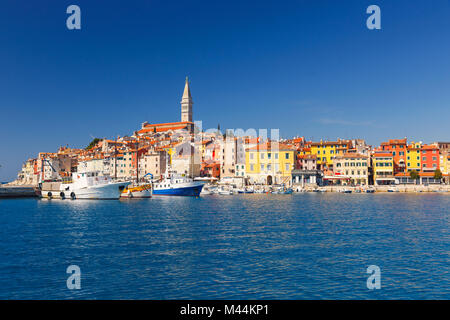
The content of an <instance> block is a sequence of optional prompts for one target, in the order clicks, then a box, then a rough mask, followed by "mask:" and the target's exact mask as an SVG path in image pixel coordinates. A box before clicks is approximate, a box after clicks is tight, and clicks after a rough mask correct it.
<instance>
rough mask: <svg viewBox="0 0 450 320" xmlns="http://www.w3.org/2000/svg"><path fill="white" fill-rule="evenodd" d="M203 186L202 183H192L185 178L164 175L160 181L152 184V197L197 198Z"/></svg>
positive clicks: (192, 181)
mask: <svg viewBox="0 0 450 320" xmlns="http://www.w3.org/2000/svg"><path fill="white" fill-rule="evenodd" d="M204 185H205V182H204V181H194V180H192V179H190V178H188V177H185V176H178V175H176V174H166V175H164V176H163V177H162V179H161V180H159V181H156V182H153V195H155V196H190V197H198V196H199V195H200V192H202V189H203V186H204Z"/></svg>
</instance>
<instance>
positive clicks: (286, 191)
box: [272, 186, 294, 194]
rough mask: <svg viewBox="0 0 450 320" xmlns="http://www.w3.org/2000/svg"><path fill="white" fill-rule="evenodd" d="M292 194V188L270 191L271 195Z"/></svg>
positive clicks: (283, 187)
mask: <svg viewBox="0 0 450 320" xmlns="http://www.w3.org/2000/svg"><path fill="white" fill-rule="evenodd" d="M293 192H294V190H293V189H292V188H286V187H285V186H282V187H281V188H277V189H275V190H272V193H273V194H291V193H293Z"/></svg>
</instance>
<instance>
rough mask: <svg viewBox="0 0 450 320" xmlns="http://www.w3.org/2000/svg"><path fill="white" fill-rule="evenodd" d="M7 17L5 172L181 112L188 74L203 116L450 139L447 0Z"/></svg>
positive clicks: (1, 81) (1, 35) (214, 4)
mask: <svg viewBox="0 0 450 320" xmlns="http://www.w3.org/2000/svg"><path fill="white" fill-rule="evenodd" d="M70 4H77V5H79V6H80V8H81V16H82V17H81V20H82V21H81V27H82V28H81V30H68V29H67V28H66V18H67V16H68V15H67V14H66V8H67V6H69V5H70ZM371 4H377V5H378V6H380V8H381V27H382V29H381V30H368V29H367V28H366V19H367V17H368V14H366V13H365V11H366V8H367V7H368V6H369V5H371ZM0 30H1V31H0V41H1V50H0V111H1V117H0V134H1V142H0V147H1V154H0V165H2V168H0V181H5V180H10V179H12V178H13V177H14V176H15V175H16V172H17V170H18V169H19V167H20V166H21V164H22V162H23V161H24V160H26V159H27V158H29V157H34V156H36V154H37V153H38V152H39V151H55V150H56V149H57V148H58V146H60V145H67V144H68V145H69V146H73V147H84V146H86V145H87V144H88V143H89V141H90V140H91V138H92V137H93V136H95V137H114V136H116V135H125V134H130V133H132V132H133V131H134V130H136V129H138V128H139V126H140V123H141V122H143V121H146V120H147V121H149V122H171V121H179V118H180V104H179V102H180V99H181V94H182V91H183V85H184V79H185V76H189V78H190V79H191V92H192V95H193V99H194V119H195V120H202V121H203V127H204V128H210V127H217V124H218V123H220V126H221V128H222V129H224V128H244V129H248V128H256V129H258V128H279V129H280V131H281V135H282V137H289V136H294V135H301V136H305V137H307V138H313V139H315V140H318V139H320V138H324V139H335V138H352V137H360V138H365V139H366V140H367V141H368V142H369V143H371V144H378V143H380V142H381V141H383V140H386V139H388V138H402V137H405V136H407V137H408V138H409V139H410V140H412V139H413V140H419V139H420V140H423V141H426V142H431V141H436V140H449V139H450V135H449V131H450V130H449V129H448V128H449V119H450V111H449V110H450V108H449V106H450V90H449V88H450V59H449V57H450V41H449V39H450V2H449V1H447V0H434V1H399V0H397V1H363V0H359V1H351V0H345V1H344V0H342V1H331V0H330V1H320V0H317V1H313V0H310V1H258V2H256V1H242V0H241V1H197V0H191V1H163V0H160V1H143V0H142V1H134V0H128V1H84V0H71V1H64V0H58V1H56V0H55V1H25V0H21V1H18V0H3V1H2V3H1V10H0Z"/></svg>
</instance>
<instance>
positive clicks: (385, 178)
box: [372, 152, 395, 185]
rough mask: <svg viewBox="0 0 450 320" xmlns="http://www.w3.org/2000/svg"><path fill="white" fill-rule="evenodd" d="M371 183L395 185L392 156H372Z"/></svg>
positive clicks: (384, 153)
mask: <svg viewBox="0 0 450 320" xmlns="http://www.w3.org/2000/svg"><path fill="white" fill-rule="evenodd" d="M372 168H373V181H374V184H375V185H386V184H395V178H394V156H393V155H392V153H390V152H375V153H374V154H373V155H372Z"/></svg>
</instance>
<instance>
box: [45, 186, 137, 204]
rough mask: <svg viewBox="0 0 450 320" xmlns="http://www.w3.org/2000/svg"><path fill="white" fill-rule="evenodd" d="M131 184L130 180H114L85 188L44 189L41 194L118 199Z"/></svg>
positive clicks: (47, 196)
mask: <svg viewBox="0 0 450 320" xmlns="http://www.w3.org/2000/svg"><path fill="white" fill-rule="evenodd" d="M129 184H130V182H114V183H108V184H101V185H96V186H89V187H84V188H76V189H72V190H60V191H45V190H43V191H42V192H41V194H42V197H43V198H55V199H72V193H73V194H74V195H75V196H74V197H73V199H83V200H88V199H89V200H117V199H119V198H120V194H121V193H122V190H123V188H125V187H126V186H127V185H129ZM121 189H122V190H121ZM50 193H51V196H50Z"/></svg>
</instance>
